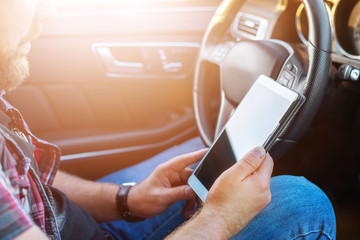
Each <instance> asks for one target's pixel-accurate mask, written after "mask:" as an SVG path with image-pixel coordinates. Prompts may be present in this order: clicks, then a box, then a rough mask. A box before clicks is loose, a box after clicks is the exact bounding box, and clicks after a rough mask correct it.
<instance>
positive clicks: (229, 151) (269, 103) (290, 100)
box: [188, 75, 305, 202]
mask: <svg viewBox="0 0 360 240" xmlns="http://www.w3.org/2000/svg"><path fill="white" fill-rule="evenodd" d="M304 101H305V97H304V96H303V95H301V94H299V93H296V92H294V91H292V90H290V89H288V88H286V87H284V86H282V85H280V84H279V83H277V82H275V80H273V79H271V78H269V77H267V76H264V75H261V76H259V78H258V79H257V80H256V81H255V83H254V84H253V85H252V87H251V88H250V90H249V91H248V93H247V94H246V95H245V97H244V98H243V100H242V101H241V102H240V104H239V105H238V107H237V108H236V110H235V112H234V114H233V115H232V116H231V118H230V119H229V121H228V122H227V123H226V125H225V126H224V128H223V130H222V131H221V133H220V134H219V136H218V138H217V139H216V140H215V141H214V143H213V145H212V146H211V147H210V148H209V150H208V152H207V153H206V154H205V156H204V157H203V159H202V160H201V162H200V163H199V165H198V166H197V168H196V169H195V171H194V172H193V173H192V175H191V176H190V178H189V179H188V184H189V185H190V187H191V188H192V189H193V190H194V191H195V193H196V194H197V195H198V196H199V197H200V199H201V200H202V201H203V202H205V199H206V195H207V193H208V191H209V189H210V188H211V186H212V184H213V183H214V182H215V180H216V179H217V178H218V177H219V176H220V175H221V173H223V172H224V171H225V170H226V169H228V168H229V167H231V166H232V165H233V164H235V163H236V161H238V160H240V159H241V158H242V157H243V156H244V155H245V154H246V153H247V152H249V151H250V150H251V149H253V148H254V147H256V146H263V147H264V148H265V150H266V151H269V150H270V148H271V146H272V144H273V143H274V142H275V140H276V138H277V137H278V136H279V134H280V133H281V131H282V130H283V129H284V127H285V126H286V124H287V123H288V122H289V120H290V119H291V117H292V116H293V115H294V114H295V113H296V111H297V110H298V109H299V108H300V106H301V105H302V104H303V103H304Z"/></svg>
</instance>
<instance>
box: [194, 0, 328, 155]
mask: <svg viewBox="0 0 360 240" xmlns="http://www.w3.org/2000/svg"><path fill="white" fill-rule="evenodd" d="M244 2H245V0H224V1H223V2H222V3H221V5H220V6H219V8H218V9H217V10H216V12H215V14H214V16H213V17H212V19H211V21H210V23H209V26H208V28H207V30H206V32H205V35H204V38H203V41H202V45H201V48H200V50H199V55H198V59H197V63H196V68H195V77H194V86H193V95H194V109H195V118H196V122H197V126H198V129H199V132H200V135H201V137H202V139H203V142H204V143H205V145H207V146H210V145H211V143H212V142H213V140H214V139H215V138H216V136H217V135H218V134H219V133H220V131H221V129H222V128H223V126H224V125H225V123H226V122H227V120H228V118H229V116H230V115H231V113H232V112H233V111H234V109H235V108H236V106H237V105H238V104H239V103H240V101H241V100H242V98H243V97H244V95H245V94H246V93H247V91H248V90H249V88H250V87H251V85H252V84H253V83H254V82H255V80H256V79H257V78H258V76H259V75H261V74H264V75H266V76H269V77H271V78H273V79H274V80H276V81H277V82H279V83H280V84H282V85H284V86H286V87H288V88H290V89H292V90H294V91H297V92H299V93H302V94H303V95H304V96H305V97H306V101H305V103H304V105H303V106H302V107H301V109H300V110H299V111H298V112H297V114H296V115H295V116H294V117H293V118H292V119H291V120H290V122H289V124H288V125H287V126H286V127H285V129H284V130H283V131H282V133H281V134H280V136H279V137H278V139H277V140H276V142H275V143H274V145H273V147H272V150H271V154H272V156H273V158H274V159H277V158H279V157H281V156H282V155H283V154H285V153H286V152H287V151H288V150H289V149H290V148H291V147H292V146H294V145H295V144H296V142H297V141H298V140H299V139H300V137H301V136H302V135H303V134H304V133H305V132H306V130H307V129H308V128H309V126H310V124H311V122H312V120H313V118H314V117H315V115H316V113H317V111H318V109H319V107H320V104H321V102H322V99H323V97H324V93H325V89H326V86H327V83H328V79H329V75H330V67H331V58H330V54H331V46H332V43H331V27H330V23H329V17H328V14H327V11H326V8H325V4H324V2H323V1H319V0H303V3H304V6H305V10H306V13H307V19H308V24H309V36H308V44H307V49H305V50H301V48H298V47H295V46H292V45H290V44H289V43H287V42H284V41H281V40H275V39H265V40H250V39H243V40H235V39H234V38H232V37H231V35H230V34H229V31H230V28H231V24H232V23H233V22H234V19H235V17H236V15H237V13H238V12H239V10H240V8H241V7H242V6H243V4H244Z"/></svg>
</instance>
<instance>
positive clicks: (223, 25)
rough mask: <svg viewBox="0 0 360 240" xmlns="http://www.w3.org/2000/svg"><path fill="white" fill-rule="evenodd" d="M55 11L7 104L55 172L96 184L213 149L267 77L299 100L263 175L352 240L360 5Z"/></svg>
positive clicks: (358, 215) (359, 121)
mask: <svg viewBox="0 0 360 240" xmlns="http://www.w3.org/2000/svg"><path fill="white" fill-rule="evenodd" d="M54 2H55V4H56V6H57V16H56V17H55V19H52V20H49V21H47V22H44V24H43V31H42V34H41V36H40V38H39V39H38V40H36V41H34V42H32V50H31V52H30V56H29V61H30V66H31V67H30V69H31V73H30V78H29V79H27V80H26V81H25V82H24V84H22V85H21V86H20V87H19V88H17V89H16V90H14V91H11V92H8V93H6V95H5V98H6V99H7V100H8V101H9V102H10V103H11V104H12V105H14V106H15V107H16V108H18V109H19V110H20V112H21V113H22V114H23V116H24V118H25V120H26V122H27V124H28V125H29V127H30V129H31V130H32V132H33V133H34V134H35V135H36V136H37V137H39V138H41V139H44V140H47V141H49V142H52V143H54V144H56V145H58V146H59V147H60V148H61V151H62V157H61V169H62V170H64V171H66V172H69V173H72V174H76V175H78V176H81V177H84V178H87V179H92V180H96V179H98V178H100V177H102V176H105V175H106V174H109V173H111V172H114V171H116V170H118V169H121V168H125V167H127V166H131V165H134V164H136V163H139V162H141V161H144V160H146V159H147V158H149V157H151V156H153V155H155V154H157V153H159V152H161V151H163V150H165V149H167V148H169V147H171V146H174V145H177V144H180V143H182V142H184V141H186V140H188V139H190V138H193V137H196V136H200V137H201V138H202V140H203V142H204V144H205V145H207V146H210V145H211V143H212V142H213V141H214V138H216V136H217V134H218V133H219V132H220V131H221V129H222V128H223V126H224V125H225V123H226V122H227V120H228V118H229V117H230V116H231V114H232V113H233V111H234V109H235V108H236V106H237V105H238V104H239V102H240V101H241V99H242V98H243V96H244V95H245V94H246V92H247V91H248V89H249V88H250V86H251V85H252V83H253V82H254V81H255V80H256V78H257V77H258V76H259V75H261V74H264V75H266V76H269V77H271V78H273V79H274V80H275V81H277V82H278V83H279V84H281V85H283V86H285V87H287V88H289V89H292V90H294V91H297V92H300V93H302V94H304V95H305V97H306V102H305V104H304V105H303V107H302V108H301V109H300V111H299V112H298V113H297V114H296V116H295V117H294V118H293V119H291V121H290V123H289V124H288V126H287V127H286V128H285V130H284V131H283V132H282V133H281V135H280V136H279V138H278V139H277V141H276V143H275V144H274V147H273V148H272V150H271V152H270V153H271V154H272V156H273V157H274V160H275V165H274V173H273V174H274V175H280V174H291V175H300V176H305V177H306V178H307V179H309V180H310V181H312V182H314V183H316V184H317V185H318V186H319V187H320V188H322V190H323V191H324V192H325V193H326V194H327V195H328V196H329V198H330V200H331V202H332V203H333V206H334V209H335V214H336V218H337V237H338V239H360V228H359V225H360V204H359V203H360V88H359V86H360V84H359V81H360V80H359V79H360V70H359V69H360V1H357V0H324V1H323V0H303V1H300V0H246V1H245V0H237V1H235V0H224V1H221V0H54ZM219 6H220V7H219ZM299 201H301V199H299Z"/></svg>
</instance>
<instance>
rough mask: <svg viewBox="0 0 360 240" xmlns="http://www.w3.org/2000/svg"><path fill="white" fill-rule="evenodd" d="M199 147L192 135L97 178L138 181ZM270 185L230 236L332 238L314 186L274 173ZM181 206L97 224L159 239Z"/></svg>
mask: <svg viewBox="0 0 360 240" xmlns="http://www.w3.org/2000/svg"><path fill="white" fill-rule="evenodd" d="M203 147H204V146H203V144H202V142H201V140H200V138H194V139H191V140H189V141H187V142H185V143H183V144H181V145H178V146H175V147H172V148H170V149H168V150H166V151H164V152H162V153H160V154H158V155H156V156H154V157H153V158H150V159H148V160H146V161H144V162H142V163H139V164H137V165H135V166H131V167H129V168H126V169H122V170H120V171H117V172H115V173H112V174H110V175H108V176H106V177H104V178H102V179H99V181H100V182H114V183H123V182H132V181H135V182H139V181H141V180H142V179H144V178H146V177H147V176H148V175H149V174H150V173H151V172H152V170H153V169H154V168H155V167H156V166H157V165H159V164H160V163H162V162H164V161H167V160H169V159H170V158H172V157H175V156H177V155H180V154H182V153H186V152H191V151H195V150H198V149H200V148H203ZM270 188H271V193H272V200H271V202H270V204H269V205H268V206H267V207H266V208H265V209H264V210H263V211H262V212H261V213H260V214H259V215H258V216H256V217H255V218H254V219H253V220H252V221H251V222H250V223H249V224H248V225H247V226H246V227H245V228H244V229H243V230H242V231H241V232H240V233H238V234H237V235H235V236H234V238H233V239H262V240H263V239H271V240H274V239H294V240H295V239H335V235H336V223H335V214H334V210H333V208H332V205H331V203H330V201H329V199H328V198H327V196H326V195H325V194H324V193H323V192H322V191H321V190H320V189H319V188H318V187H317V186H315V185H314V184H312V183H310V182H309V181H308V180H306V179H305V178H303V177H294V176H277V177H273V178H272V179H271V186H270ZM240 204H241V203H240ZM183 206H184V203H183V202H178V203H176V204H174V205H173V206H172V207H170V208H169V209H168V210H167V211H166V212H165V213H163V214H161V215H159V216H157V217H154V218H152V219H147V220H145V221H143V222H139V223H128V222H125V221H115V222H109V223H102V224H101V225H100V226H101V227H102V228H103V229H105V230H107V231H108V232H110V233H111V234H112V235H113V236H114V237H115V238H117V239H137V240H138V239H163V238H164V237H166V236H167V235H168V234H169V233H171V232H172V231H173V230H174V229H175V228H177V227H178V226H179V225H181V224H182V223H183V222H184V221H185V219H184V218H183V217H182V215H181V209H182V207H183Z"/></svg>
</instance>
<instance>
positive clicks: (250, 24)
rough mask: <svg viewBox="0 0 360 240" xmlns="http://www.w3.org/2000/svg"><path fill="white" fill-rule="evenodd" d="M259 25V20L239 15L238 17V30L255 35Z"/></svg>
mask: <svg viewBox="0 0 360 240" xmlns="http://www.w3.org/2000/svg"><path fill="white" fill-rule="evenodd" d="M259 26H260V21H257V20H255V19H250V18H248V17H245V16H241V17H240V19H239V24H238V30H239V31H242V32H246V33H248V34H251V35H253V36H255V37H256V35H257V33H258V30H259Z"/></svg>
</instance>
